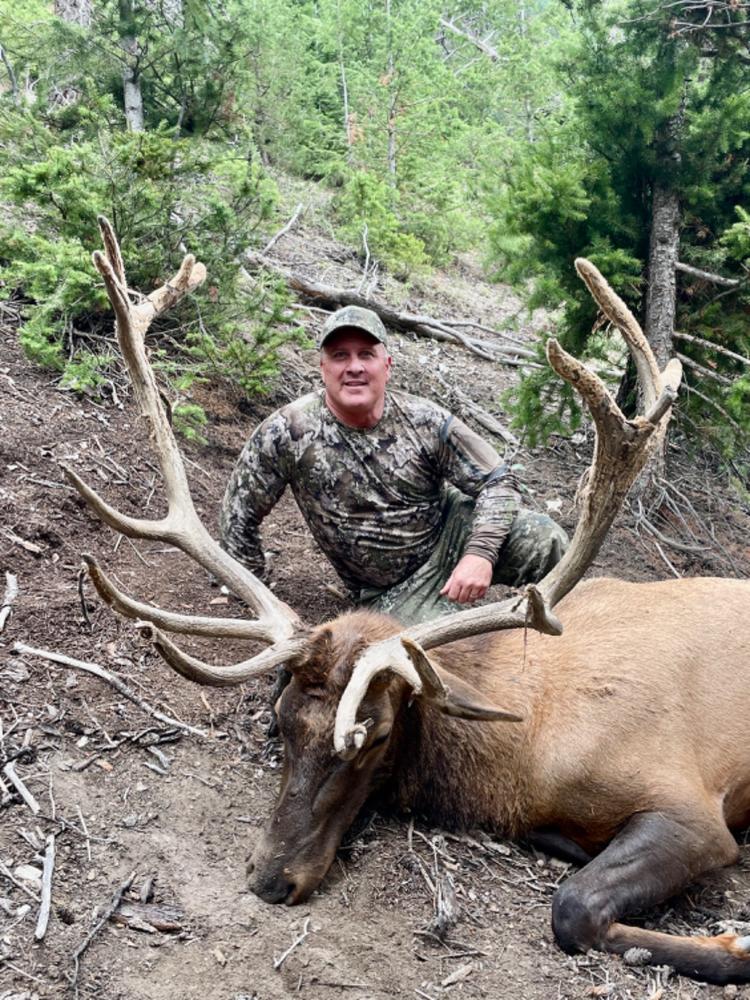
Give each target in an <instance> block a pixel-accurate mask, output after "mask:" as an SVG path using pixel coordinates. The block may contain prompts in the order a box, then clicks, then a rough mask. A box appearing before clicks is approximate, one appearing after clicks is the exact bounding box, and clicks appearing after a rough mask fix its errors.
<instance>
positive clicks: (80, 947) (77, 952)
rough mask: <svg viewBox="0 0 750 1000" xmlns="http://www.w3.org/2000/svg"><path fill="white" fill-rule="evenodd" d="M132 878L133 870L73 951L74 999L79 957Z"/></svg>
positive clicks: (117, 904)
mask: <svg viewBox="0 0 750 1000" xmlns="http://www.w3.org/2000/svg"><path fill="white" fill-rule="evenodd" d="M134 879H135V872H131V873H130V875H129V877H128V878H126V879H125V881H124V882H123V883H122V885H121V886H120V887H119V888H118V890H117V892H116V893H115V894H114V896H113V897H112V900H111V902H110V903H109V905H108V906H107V907H106V909H105V910H104V912H103V913H102V914H101V916H100V917H99V919H98V920H97V922H96V923H95V924H94V926H93V927H92V928H91V930H90V931H89V932H88V934H87V935H86V937H85V938H84V939H83V941H82V942H81V943H80V944H79V945H78V947H77V948H76V950H75V951H74V952H73V975H72V977H71V980H70V986H71V989H72V990H73V995H74V996H75V998H76V1000H78V974H79V972H80V969H81V958H82V956H83V953H84V952H85V951H86V949H87V948H88V947H89V945H90V944H91V942H92V941H93V940H94V938H95V937H96V935H97V934H98V933H99V931H100V930H101V929H102V927H104V926H105V925H106V923H107V921H108V920H109V919H110V918H111V917H112V916H113V914H114V913H115V912H116V911H117V909H118V907H119V905H120V903H121V902H122V897H123V896H124V895H125V893H126V892H127V891H128V889H129V888H130V887H131V885H132V884H133V881H134Z"/></svg>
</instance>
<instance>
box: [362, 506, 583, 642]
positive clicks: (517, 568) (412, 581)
mask: <svg viewBox="0 0 750 1000" xmlns="http://www.w3.org/2000/svg"><path fill="white" fill-rule="evenodd" d="M473 518H474V501H473V500H471V499H470V498H469V497H467V496H465V495H464V494H463V493H460V492H459V491H458V490H456V489H455V488H454V487H449V489H448V490H447V491H446V498H445V504H444V510H443V524H444V526H443V532H442V534H441V536H440V540H439V541H438V544H437V545H436V547H435V549H434V551H433V553H432V555H431V556H430V558H429V559H428V560H427V562H426V563H423V564H422V566H420V567H419V569H418V570H417V571H416V573H413V574H412V575H411V576H409V577H407V578H406V579H405V580H402V581H401V582H400V583H397V584H395V586H393V587H389V588H388V589H376V588H369V587H368V588H365V589H363V590H361V591H360V592H359V594H358V595H357V604H359V605H360V606H362V607H366V608H372V609H373V610H374V611H384V612H385V613H386V614H390V615H394V617H396V618H398V619H399V621H401V622H403V624H404V625H417V624H419V623H420V622H426V621H430V620H431V619H433V618H439V617H440V615H445V614H449V613H450V612H452V611H458V610H460V609H461V608H462V607H468V605H465V604H464V605H460V604H456V603H454V602H453V601H449V600H448V599H447V598H446V597H441V596H440V591H441V590H442V589H443V586H444V585H445V582H446V581H447V579H448V577H449V576H450V575H451V573H452V572H453V569H454V567H455V565H456V563H457V562H458V561H459V559H460V558H461V554H462V553H463V550H464V546H465V545H466V541H467V539H468V537H469V535H470V533H471V526H472V521H473ZM567 547H568V536H567V534H566V533H565V532H564V531H563V529H562V528H561V527H560V526H559V525H558V524H555V522H554V521H553V520H552V518H551V517H547V515H546V514H537V513H536V512H534V511H531V510H526V509H525V508H523V507H522V508H521V509H520V510H519V511H518V513H517V514H516V516H515V518H514V520H513V524H512V525H511V528H510V532H509V533H508V537H507V538H506V539H505V542H504V543H503V546H502V548H501V549H500V554H499V556H498V559H497V562H496V564H495V570H494V573H493V574H492V582H493V584H495V583H501V584H505V585H506V586H509V587H520V586H522V585H523V584H525V583H536V582H537V581H538V580H541V579H542V577H543V576H544V575H545V574H546V573H548V572H549V571H550V570H551V569H552V567H553V566H554V565H555V563H557V562H559V560H560V558H561V556H562V554H563V552H565V550H566V549H567Z"/></svg>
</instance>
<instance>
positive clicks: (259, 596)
mask: <svg viewBox="0 0 750 1000" xmlns="http://www.w3.org/2000/svg"><path fill="white" fill-rule="evenodd" d="M99 225H100V228H101V232H102V238H103V240H104V245H105V248H106V256H105V254H102V253H101V252H99V251H97V252H95V253H94V254H93V260H94V264H95V266H96V268H97V270H98V271H99V273H100V274H101V275H102V279H103V280H104V285H105V288H106V290H107V294H108V296H109V299H110V302H111V303H112V307H113V309H114V311H115V317H116V323H115V330H116V334H117V340H118V343H119V346H120V350H121V352H122V355H123V358H124V360H125V363H126V365H127V368H128V372H129V374H130V380H131V383H132V386H133V391H134V394H135V398H136V401H137V403H138V406H139V409H140V411H141V415H142V416H143V418H144V419H145V420H146V422H147V424H148V427H149V438H150V439H151V441H152V444H153V446H154V450H155V451H156V454H157V457H158V460H159V466H160V468H161V472H162V477H163V480H164V487H165V492H166V496H167V502H168V511H167V515H166V517H164V518H161V519H160V520H154V521H149V520H147V519H144V518H136V517H128V516H127V515H124V514H121V513H120V512H119V511H117V510H116V509H115V508H114V507H111V506H110V505H109V504H107V503H106V502H105V501H104V500H103V499H102V498H101V497H100V496H99V494H98V493H97V492H96V491H95V490H93V489H92V488H91V487H90V486H88V485H87V484H86V483H85V482H83V480H81V479H80V478H79V477H78V476H77V475H76V474H75V473H74V472H73V471H72V470H71V469H69V468H67V467H65V466H63V468H64V469H65V473H66V475H67V477H68V479H69V480H70V482H71V483H72V484H73V486H74V487H75V488H76V489H77V490H78V492H79V493H80V494H81V495H82V496H83V498H84V499H85V500H86V502H87V503H88V504H89V506H91V507H92V508H93V510H94V511H95V512H96V513H97V514H98V515H99V517H101V518H102V520H104V521H105V522H106V523H107V524H109V525H110V526H111V527H113V528H114V529H115V530H116V531H120V532H122V533H123V534H125V535H128V536H129V537H131V538H150V539H159V540H162V541H165V542H168V543H169V544H171V545H175V546H176V547H177V548H179V549H181V550H182V551H183V552H185V553H186V554H187V555H188V556H190V557H191V558H192V559H194V560H195V561H196V562H197V563H198V564H199V565H201V566H203V567H204V568H205V569H207V570H209V571H210V572H212V573H213V574H214V575H215V576H216V577H217V578H218V579H220V580H222V582H224V583H225V584H226V585H227V586H228V587H229V588H230V590H232V592H233V593H234V594H236V595H237V597H239V598H240V599H241V600H243V601H244V602H245V603H246V604H248V605H249V606H250V607H251V608H252V609H253V611H254V612H255V614H256V615H257V616H258V621H257V622H245V623H244V626H243V628H244V631H243V637H252V638H257V639H262V640H263V641H266V642H275V641H277V640H279V639H283V638H285V637H288V636H290V635H292V634H293V633H294V632H296V631H297V630H298V629H299V628H300V627H301V622H300V619H299V617H298V616H297V614H296V613H295V612H294V611H293V610H292V609H291V608H290V607H289V606H288V605H286V604H285V603H284V602H283V601H280V600H279V599H278V598H277V597H276V596H275V595H274V594H273V593H272V592H271V591H270V590H269V589H268V588H267V587H265V586H264V585H263V584H262V583H261V581H260V580H258V579H257V577H256V576H254V575H253V573H251V572H250V571H249V570H248V569H246V568H245V567H244V566H242V565H241V564H240V563H239V562H237V560H235V559H233V558H232V556H230V555H229V553H227V552H225V551H224V550H223V549H222V548H221V546H220V545H219V544H218V542H216V541H215V539H214V538H212V536H211V534H210V533H209V532H208V530H207V529H206V528H205V526H204V525H203V523H202V522H201V520H200V518H199V516H198V514H197V512H196V510H195V506H194V504H193V500H192V497H191V495H190V488H189V486H188V481H187V476H186V474H185V466H184V463H183V460H182V456H181V454H180V451H179V448H178V446H177V442H176V441H175V438H174V434H173V433H172V428H171V426H170V423H169V420H168V418H167V414H166V412H165V410H164V406H163V404H162V401H161V396H160V392H159V388H158V385H157V383H156V378H155V376H154V373H153V370H152V368H151V366H150V364H149V362H148V358H147V355H146V349H145V344H144V334H145V332H146V330H147V329H148V327H149V325H150V323H151V322H152V321H153V319H154V318H155V317H156V316H158V315H159V314H160V313H162V312H164V311H165V310H166V309H168V308H169V307H170V306H172V305H174V304H175V303H176V302H178V301H179V300H180V299H181V298H182V297H183V296H184V295H187V294H188V293H190V292H191V291H193V289H195V288H197V287H198V285H200V284H201V282H202V281H204V279H205V277H206V269H205V267H204V266H203V264H200V263H196V261H195V258H193V257H192V256H187V257H185V259H184V260H183V262H182V265H181V267H180V269H179V271H178V272H177V274H176V275H175V277H174V278H173V279H172V280H171V281H168V282H166V283H165V284H164V285H162V286H161V287H160V288H157V289H156V290H155V291H153V292H152V293H151V294H150V295H148V296H147V297H145V298H143V299H142V300H141V301H140V302H139V303H138V305H135V306H134V305H133V304H132V303H131V301H130V296H129V293H128V289H127V285H126V282H125V272H124V267H123V264H122V257H121V254H120V249H119V246H118V243H117V239H116V237H115V234H114V231H113V229H112V227H111V225H110V223H109V222H108V221H107V220H106V219H105V218H103V217H100V219H99ZM104 579H105V578H103V576H102V575H101V574H99V577H98V584H101V585H102V588H103V590H102V593H103V596H105V600H108V599H109V600H112V602H113V603H115V601H117V602H118V603H119V604H120V605H121V606H122V607H123V608H126V607H129V608H130V609H131V610H132V609H133V608H135V607H136V602H133V601H132V600H131V599H129V598H126V597H125V595H120V594H119V592H116V589H115V588H112V587H111V585H108V584H107V583H105V582H104ZM95 583H97V580H95ZM98 584H97V585H98ZM115 593H117V594H118V596H117V597H115ZM107 595H108V596H107ZM137 606H138V607H139V608H142V609H145V610H146V613H147V615H148V616H149V617H150V616H151V609H149V608H148V606H147V605H137ZM153 612H154V617H156V618H159V621H160V624H162V625H163V627H165V628H170V627H172V628H175V630H185V631H187V630H188V629H187V627H186V626H187V624H188V623H189V621H190V619H188V618H187V617H186V616H170V615H169V614H168V613H167V612H161V611H159V609H153ZM124 613H128V612H124ZM139 613H140V612H139ZM196 621H198V622H199V624H198V625H196V629H197V631H198V632H202V634H211V633H209V632H207V631H205V630H206V629H207V628H211V627H213V626H210V625H208V624H207V622H209V621H210V619H199V620H196V619H193V624H195V623H196ZM178 626H179V629H178ZM222 628H223V627H222ZM250 633H251V634H252V635H250ZM224 634H226V633H224ZM264 662H265V661H264ZM265 669H270V667H268V666H267V667H266V668H265ZM207 683H212V681H207Z"/></svg>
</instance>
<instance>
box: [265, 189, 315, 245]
mask: <svg viewBox="0 0 750 1000" xmlns="http://www.w3.org/2000/svg"><path fill="white" fill-rule="evenodd" d="M304 207H305V206H304V204H303V203H302V202H301V201H300V202H299V203H298V204H297V207H296V208H295V210H294V214H293V215H292V217H291V219H290V220H289V222H287V224H286V225H285V226H284V227H283V228H281V229H280V230H279V231H278V233H276V234H275V236H272V237H271V239H270V240H269V241H268V243H266V245H265V246H264V247H263V253H264V254H266V253H270V252H271V250H273V248H274V247H275V246H276V244H277V243H278V242H279V240H280V239H281V237H282V236H286V234H287V233H288V232H289V231H290V229H293V228H294V226H295V225H296V224H297V220H298V219H299V217H300V215H302V212H303V209H304Z"/></svg>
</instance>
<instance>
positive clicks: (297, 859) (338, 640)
mask: <svg viewBox="0 0 750 1000" xmlns="http://www.w3.org/2000/svg"><path fill="white" fill-rule="evenodd" d="M400 628H401V626H400V625H399V623H398V622H397V621H396V620H395V619H394V618H388V617H386V616H384V615H378V614H374V613H372V612H365V611H360V612H354V613H352V614H348V615H343V616H341V617H340V618H338V619H336V620H335V621H334V622H332V623H330V624H329V625H324V626H321V627H320V628H318V629H316V630H315V632H314V633H313V635H312V638H311V639H310V641H309V642H308V644H307V645H306V647H305V649H304V650H303V651H302V652H301V653H299V654H298V655H297V656H295V657H294V658H293V659H292V660H291V661H290V662H289V663H288V664H287V666H288V669H289V670H290V672H291V674H292V679H291V681H290V683H289V684H288V686H287V687H286V688H285V689H284V692H283V694H282V695H281V697H280V698H279V700H278V702H277V703H276V714H277V718H278V722H279V730H280V732H281V736H282V739H283V742H284V769H283V773H282V777H281V790H280V793H279V798H278V801H277V803H276V807H275V809H274V811H273V814H272V816H271V818H270V819H269V821H268V823H267V825H266V827H265V829H264V831H263V833H262V835H261V839H260V841H259V843H258V845H257V847H256V849H255V851H254V853H253V855H252V857H251V859H250V861H249V863H248V876H249V885H250V888H251V889H252V891H253V892H255V893H256V895H258V896H260V897H261V899H264V900H266V902H269V903H278V902H284V903H287V904H293V903H300V902H303V901H304V900H305V899H307V897H308V896H309V895H310V893H311V892H312V891H313V890H314V889H315V888H317V886H318V885H319V884H320V882H321V880H322V879H323V877H324V876H325V874H326V872H327V871H328V869H329V867H330V865H331V863H332V861H333V859H334V857H335V854H336V851H337V849H338V846H339V844H340V843H341V839H342V837H343V836H344V834H345V833H346V831H347V829H348V828H349V827H350V826H351V824H352V822H353V821H354V819H355V817H356V816H357V814H358V812H359V811H360V809H361V808H362V806H363V805H364V804H365V802H366V801H367V799H369V798H370V796H371V795H372V793H373V792H375V791H377V789H378V788H379V787H380V786H381V785H383V784H384V783H385V782H386V781H387V780H388V778H389V777H390V775H391V773H392V770H393V766H394V763H395V762H397V761H398V759H399V756H400V753H399V751H400V748H401V745H402V738H403V736H404V727H405V726H406V725H408V721H407V715H406V713H407V710H408V707H409V704H410V701H411V696H412V693H413V691H414V688H415V686H419V687H420V688H421V690H422V697H423V698H424V699H425V700H427V701H429V702H430V704H431V705H433V706H434V707H435V708H437V709H438V710H439V711H441V712H444V713H445V714H447V715H452V716H458V717H460V718H464V719H485V720H490V719H491V720H496V721H499V720H502V721H511V722H520V721H521V719H520V717H519V716H517V715H514V714H513V713H511V712H506V711H504V710H502V709H498V708H495V707H494V706H492V705H488V704H487V703H486V702H485V701H484V700H483V698H482V695H481V694H480V692H478V691H476V690H475V689H474V688H473V687H472V686H471V685H470V684H468V683H466V682H465V681H462V680H460V679H459V678H451V683H450V687H448V686H447V685H446V684H445V683H444V681H443V680H442V678H441V676H440V675H439V674H438V673H437V672H436V671H435V669H434V668H433V667H432V665H431V664H430V663H429V661H428V660H427V658H426V657H425V656H424V654H423V653H422V652H421V650H420V649H419V647H418V646H416V645H415V644H414V643H412V642H410V641H409V640H408V639H406V638H402V639H398V638H397V640H396V642H397V645H396V646H394V649H396V650H397V651H400V650H401V649H403V648H405V649H406V650H407V655H408V657H409V658H410V659H411V668H410V669H409V668H407V669H406V671H404V670H403V669H400V668H399V664H398V662H396V666H395V669H394V670H392V671H391V670H387V671H381V672H379V674H378V676H377V677H375V678H374V679H373V680H372V681H371V682H369V683H368V684H367V688H366V691H365V693H364V695H363V697H362V700H361V702H360V703H359V705H358V714H359V716H360V718H361V720H362V721H361V722H360V723H359V728H360V730H361V741H360V745H359V746H358V747H357V751H356V753H347V754H344V755H341V754H337V753H336V752H335V751H334V747H333V743H332V739H331V736H332V733H333V730H334V725H335V721H336V713H337V711H338V706H339V703H340V700H341V697H342V695H343V693H344V691H345V690H346V688H347V686H348V684H349V683H350V681H351V676H352V670H353V668H354V665H355V663H357V662H358V661H359V660H360V658H361V657H362V656H363V655H364V654H365V652H366V650H367V649H368V648H369V647H370V646H371V645H372V644H373V643H376V642H378V641H379V640H387V639H388V638H389V637H393V636H399V634H400ZM402 644H403V645H402ZM398 659H400V657H397V658H396V661H398Z"/></svg>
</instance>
